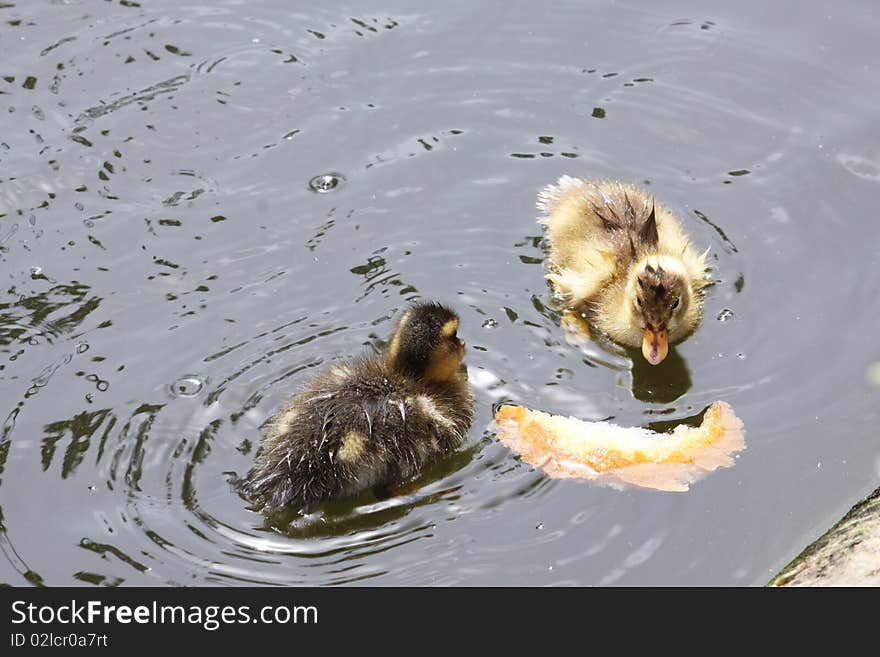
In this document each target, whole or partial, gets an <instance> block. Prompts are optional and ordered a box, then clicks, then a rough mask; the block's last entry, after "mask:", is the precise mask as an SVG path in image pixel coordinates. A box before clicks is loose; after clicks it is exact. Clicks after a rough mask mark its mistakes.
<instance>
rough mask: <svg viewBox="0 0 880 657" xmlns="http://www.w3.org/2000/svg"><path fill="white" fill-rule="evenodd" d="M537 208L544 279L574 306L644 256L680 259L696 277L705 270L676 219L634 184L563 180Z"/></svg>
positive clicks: (618, 278)
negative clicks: (545, 259)
mask: <svg viewBox="0 0 880 657" xmlns="http://www.w3.org/2000/svg"><path fill="white" fill-rule="evenodd" d="M538 209H539V210H541V211H542V212H543V214H544V216H542V217H541V218H539V220H538V221H539V222H540V223H541V224H543V225H544V227H545V240H546V242H547V244H548V246H549V251H550V253H549V255H550V267H549V272H548V275H547V278H548V279H550V281H551V282H552V283H553V284H554V286H555V287H556V290H557V292H558V293H559V294H560V295H561V296H562V297H564V298H565V299H566V300H568V301H570V302H572V303H574V304H578V303H583V302H585V301H588V300H590V299H591V298H592V297H595V296H596V295H597V294H598V293H599V292H600V290H602V288H603V287H605V286H607V285H609V284H614V283H618V282H621V281H623V280H624V278H625V276H626V274H627V273H628V272H629V271H630V269H631V268H632V266H633V265H634V264H636V263H637V262H639V261H640V260H641V259H643V258H644V257H646V256H647V255H668V256H671V257H674V258H677V259H681V260H682V261H683V262H684V268H685V269H686V270H687V271H688V272H696V273H697V278H700V277H701V276H702V273H703V271H704V270H705V262H704V260H703V257H702V256H700V255H699V254H698V253H697V252H696V251H695V250H694V249H693V247H692V246H691V244H690V240H689V239H688V237H687V235H686V234H685V232H684V230H683V228H682V227H681V224H680V223H679V221H678V219H677V218H676V217H675V215H674V214H673V213H672V212H671V211H670V210H668V209H667V208H665V207H663V206H662V205H660V204H655V202H654V199H653V198H652V197H651V196H649V195H648V194H646V193H645V192H644V191H643V190H641V189H640V188H638V187H636V186H634V185H628V184H624V183H620V182H616V181H592V180H583V179H580V178H572V177H571V176H562V177H561V178H560V179H559V181H558V182H557V183H556V184H555V185H548V186H547V187H546V188H545V189H544V190H543V191H542V192H541V193H540V195H539V197H538ZM652 215H653V218H652V219H651V220H650V221H649V220H648V218H649V217H650V216H652Z"/></svg>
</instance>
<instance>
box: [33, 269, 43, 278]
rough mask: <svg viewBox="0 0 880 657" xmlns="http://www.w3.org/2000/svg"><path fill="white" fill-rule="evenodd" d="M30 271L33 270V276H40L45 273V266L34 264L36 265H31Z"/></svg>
mask: <svg viewBox="0 0 880 657" xmlns="http://www.w3.org/2000/svg"><path fill="white" fill-rule="evenodd" d="M30 272H31V278H39V277H40V276H42V275H43V268H42V267H37V266H34V267H31V269H30Z"/></svg>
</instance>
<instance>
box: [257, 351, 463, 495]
mask: <svg viewBox="0 0 880 657" xmlns="http://www.w3.org/2000/svg"><path fill="white" fill-rule="evenodd" d="M472 413H473V397H472V396H471V393H470V390H469V388H468V385H467V381H466V379H465V378H464V377H463V376H458V377H456V378H455V379H454V380H453V381H450V382H447V383H445V384H444V385H424V384H421V383H419V382H418V381H416V380H414V379H412V378H410V377H406V376H402V375H401V374H399V373H396V372H394V371H392V370H391V369H389V367H388V366H387V364H386V363H385V362H384V361H382V360H379V359H368V360H361V361H355V362H353V363H350V364H346V365H337V366H335V367H333V368H331V369H330V370H329V371H327V372H326V373H324V374H322V375H319V376H318V377H317V378H315V379H314V380H313V381H312V382H311V383H310V384H309V385H307V386H306V388H305V389H304V390H302V391H301V392H300V393H298V394H297V395H295V396H294V397H293V398H292V399H291V401H290V403H289V404H288V405H287V406H286V407H285V408H284V409H283V410H281V411H280V412H279V413H278V414H276V415H275V417H274V418H273V419H272V421H271V422H270V423H269V424H268V425H267V427H266V431H265V436H264V442H263V445H262V447H261V450H260V453H259V454H258V456H257V460H256V465H255V467H254V469H253V470H252V471H251V473H250V474H249V475H248V482H247V487H248V489H249V491H250V492H251V493H252V494H253V495H255V496H256V497H258V498H261V499H262V500H263V501H264V502H265V504H266V507H267V508H268V509H270V510H271V509H274V508H280V507H284V506H288V505H292V506H295V507H298V508H302V509H305V510H309V509H311V508H313V507H314V506H315V505H317V504H318V503H320V502H322V501H325V500H329V499H335V498H340V497H347V496H349V495H354V494H357V493H359V492H361V491H363V490H365V489H367V488H372V487H374V486H387V485H393V484H395V483H399V482H402V481H404V480H406V479H409V478H411V477H412V476H414V475H415V474H416V473H418V472H419V470H420V469H421V468H422V467H424V466H425V465H426V464H428V463H429V462H431V461H433V460H435V459H436V458H438V457H439V456H441V455H443V454H445V453H447V452H449V451H451V450H453V449H454V448H455V447H457V446H458V445H459V444H460V443H461V441H462V439H463V437H464V435H465V434H466V432H467V430H468V428H469V426H470V423H471V418H472Z"/></svg>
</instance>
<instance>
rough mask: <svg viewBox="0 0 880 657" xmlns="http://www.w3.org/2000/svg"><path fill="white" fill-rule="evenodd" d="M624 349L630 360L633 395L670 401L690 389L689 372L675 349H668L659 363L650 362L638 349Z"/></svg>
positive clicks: (645, 400) (641, 398) (654, 400)
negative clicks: (652, 363)
mask: <svg viewBox="0 0 880 657" xmlns="http://www.w3.org/2000/svg"><path fill="white" fill-rule="evenodd" d="M627 352H628V353H629V355H630V358H631V359H632V369H631V370H630V376H631V377H632V387H631V389H632V394H633V397H635V398H636V399H638V400H639V401H643V402H653V403H657V404H669V403H671V402H674V401H675V400H676V399H678V398H679V397H681V396H682V395H683V394H685V393H686V392H687V391H688V390H690V389H691V386H692V385H693V383H692V381H691V372H690V370H689V369H688V366H687V363H686V362H685V360H684V358H682V356H681V354H679V353H678V350H677V349H675V348H672V349H670V350H669V353H668V354H667V355H666V358H665V359H663V362H662V363H660V364H658V365H651V364H650V363H649V362H648V361H646V360H645V359H644V358H643V357H642V353H641V351H639V350H638V349H631V348H630V349H627Z"/></svg>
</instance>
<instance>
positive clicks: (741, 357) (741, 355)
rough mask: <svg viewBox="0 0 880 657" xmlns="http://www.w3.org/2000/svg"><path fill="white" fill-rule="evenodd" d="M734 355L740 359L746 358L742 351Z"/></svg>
mask: <svg viewBox="0 0 880 657" xmlns="http://www.w3.org/2000/svg"><path fill="white" fill-rule="evenodd" d="M736 357H737V358H739V359H740V360H745V359H746V355H745V354H743V353H739V354H737V355H736Z"/></svg>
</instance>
